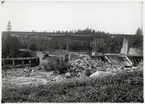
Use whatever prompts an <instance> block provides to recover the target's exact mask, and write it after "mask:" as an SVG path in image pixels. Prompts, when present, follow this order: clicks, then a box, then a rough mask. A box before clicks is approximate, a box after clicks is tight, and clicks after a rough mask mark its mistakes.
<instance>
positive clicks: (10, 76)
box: [2, 69, 56, 88]
mask: <svg viewBox="0 0 145 104" xmlns="http://www.w3.org/2000/svg"><path fill="white" fill-rule="evenodd" d="M2 74H3V77H2V87H3V88H4V87H13V86H20V87H21V86H29V85H44V84H48V83H50V82H52V79H53V78H54V77H56V75H53V73H52V72H45V71H42V70H35V71H31V72H29V71H28V70H25V69H10V70H7V71H3V72H2Z"/></svg>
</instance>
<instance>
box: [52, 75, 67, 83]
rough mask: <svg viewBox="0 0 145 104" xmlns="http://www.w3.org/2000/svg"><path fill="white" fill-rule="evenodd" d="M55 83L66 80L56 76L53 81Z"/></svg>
mask: <svg viewBox="0 0 145 104" xmlns="http://www.w3.org/2000/svg"><path fill="white" fill-rule="evenodd" d="M52 80H53V81H56V82H61V81H63V80H64V78H63V77H62V76H60V75H58V76H56V77H55V78H53V79H52Z"/></svg>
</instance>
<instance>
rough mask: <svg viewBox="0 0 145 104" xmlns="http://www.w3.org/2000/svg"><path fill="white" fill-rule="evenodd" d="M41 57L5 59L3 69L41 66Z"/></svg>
mask: <svg viewBox="0 0 145 104" xmlns="http://www.w3.org/2000/svg"><path fill="white" fill-rule="evenodd" d="M39 63H40V60H39V57H27V58H3V59H2V67H25V66H37V65H39Z"/></svg>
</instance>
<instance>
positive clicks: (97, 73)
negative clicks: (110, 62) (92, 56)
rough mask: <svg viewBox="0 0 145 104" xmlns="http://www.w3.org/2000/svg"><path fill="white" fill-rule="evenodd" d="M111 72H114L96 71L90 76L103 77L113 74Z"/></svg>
mask: <svg viewBox="0 0 145 104" xmlns="http://www.w3.org/2000/svg"><path fill="white" fill-rule="evenodd" d="M111 74H112V73H111V72H104V71H96V72H95V73H93V74H92V75H90V76H89V77H103V76H107V75H111Z"/></svg>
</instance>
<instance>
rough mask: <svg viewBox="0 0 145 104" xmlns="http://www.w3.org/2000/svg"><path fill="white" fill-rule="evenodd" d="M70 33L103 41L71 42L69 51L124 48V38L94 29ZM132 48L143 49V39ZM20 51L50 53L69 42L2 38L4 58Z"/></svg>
mask: <svg viewBox="0 0 145 104" xmlns="http://www.w3.org/2000/svg"><path fill="white" fill-rule="evenodd" d="M7 30H8V31H10V30H11V25H10V23H9V24H8V27H7ZM67 32H68V31H62V32H61V31H56V32H53V33H67ZM68 33H75V34H78V35H81V34H95V35H97V34H99V35H102V36H108V37H103V39H102V40H99V39H98V42H97V43H96V44H95V43H94V42H92V41H89V39H88V40H83V39H81V40H79V39H75V40H71V39H70V40H69V50H70V51H92V50H93V49H94V46H96V49H97V51H98V52H103V53H119V52H120V50H121V48H122V42H123V37H122V36H119V37H118V36H113V37H111V36H109V33H105V32H103V31H102V32H101V31H95V30H94V29H89V28H86V29H84V30H79V29H78V30H77V31H69V32H68ZM135 35H142V30H141V29H140V28H139V29H137V32H136V34H135ZM131 47H143V38H136V39H135V40H133V42H132V43H131ZM19 49H30V50H32V51H50V50H66V49H67V40H66V39H63V38H61V39H59V38H51V39H48V38H46V37H41V36H38V37H37V38H36V37H23V38H19V37H14V36H11V35H10V32H9V34H8V35H7V36H2V57H3V58H6V57H19V56H20V54H19V53H20V52H19Z"/></svg>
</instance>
